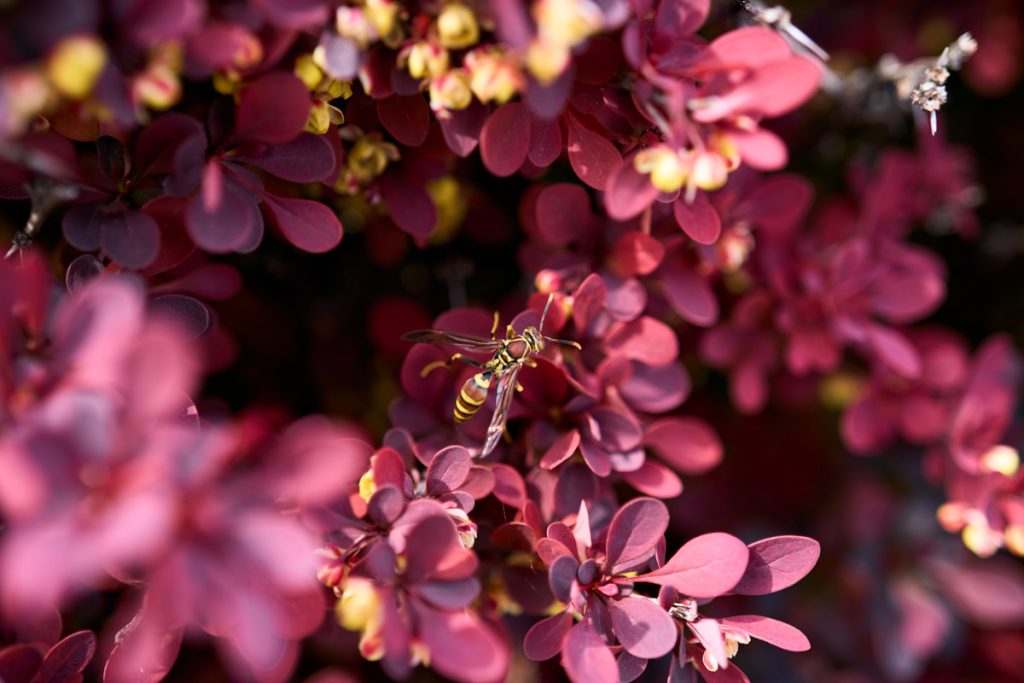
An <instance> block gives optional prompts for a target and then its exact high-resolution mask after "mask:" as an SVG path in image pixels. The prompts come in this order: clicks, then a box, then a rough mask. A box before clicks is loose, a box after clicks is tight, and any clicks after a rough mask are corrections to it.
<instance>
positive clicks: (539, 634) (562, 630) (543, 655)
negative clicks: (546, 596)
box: [523, 611, 573, 662]
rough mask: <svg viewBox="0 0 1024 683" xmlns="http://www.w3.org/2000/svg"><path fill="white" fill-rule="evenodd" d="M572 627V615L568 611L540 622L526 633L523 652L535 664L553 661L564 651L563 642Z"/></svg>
mask: <svg viewBox="0 0 1024 683" xmlns="http://www.w3.org/2000/svg"><path fill="white" fill-rule="evenodd" d="M572 625H573V619H572V615H571V614H569V612H566V611H563V612H559V613H558V614H556V615H554V616H551V617H548V618H547V619H542V620H540V621H538V622H537V623H536V624H534V625H533V626H532V627H531V628H530V630H529V631H527V632H526V637H525V638H524V639H523V651H524V652H526V656H527V657H529V658H530V659H532V660H533V661H535V662H543V661H544V660H545V659H551V658H552V657H554V656H555V655H557V654H558V653H559V652H561V651H562V641H564V640H565V635H566V634H567V633H568V632H569V628H570V627H571V626H572Z"/></svg>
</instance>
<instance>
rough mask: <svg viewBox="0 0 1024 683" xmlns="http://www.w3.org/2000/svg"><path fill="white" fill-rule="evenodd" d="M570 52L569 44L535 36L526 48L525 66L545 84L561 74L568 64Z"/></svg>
mask: <svg viewBox="0 0 1024 683" xmlns="http://www.w3.org/2000/svg"><path fill="white" fill-rule="evenodd" d="M571 56H572V52H571V50H570V49H569V46H568V45H566V44H564V43H559V42H555V41H551V40H545V39H543V38H536V39H534V40H533V41H532V42H531V43H530V47H528V48H527V49H526V68H527V69H529V70H530V73H532V74H533V75H534V77H535V78H536V79H537V80H538V81H540V82H541V83H544V84H545V85H546V84H548V83H551V82H552V81H554V80H555V79H556V78H558V77H559V76H561V75H562V74H563V73H564V72H565V70H566V68H567V67H568V66H569V61H570V58H571Z"/></svg>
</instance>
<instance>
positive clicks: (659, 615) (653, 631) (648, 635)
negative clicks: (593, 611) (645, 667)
mask: <svg viewBox="0 0 1024 683" xmlns="http://www.w3.org/2000/svg"><path fill="white" fill-rule="evenodd" d="M608 611H609V612H610V613H611V616H612V630H613V631H614V632H615V637H616V638H618V639H619V642H620V643H621V644H622V647H623V648H625V650H626V652H628V653H630V654H631V655H633V656H635V657H643V658H644V659H657V658H658V657H661V656H663V655H666V654H668V653H669V652H670V651H671V650H672V648H673V647H674V646H675V644H676V641H677V640H678V638H679V632H678V631H677V630H676V624H675V622H674V621H673V620H672V617H670V616H669V615H668V612H666V611H665V610H663V609H662V608H661V606H660V605H658V603H657V602H653V601H651V600H648V599H647V598H644V597H628V598H625V599H623V600H612V601H611V602H609V603H608Z"/></svg>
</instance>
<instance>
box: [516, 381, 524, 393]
mask: <svg viewBox="0 0 1024 683" xmlns="http://www.w3.org/2000/svg"><path fill="white" fill-rule="evenodd" d="M522 390H523V385H522V384H520V383H519V382H516V391H522Z"/></svg>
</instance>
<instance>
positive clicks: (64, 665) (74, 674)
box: [39, 631, 96, 683]
mask: <svg viewBox="0 0 1024 683" xmlns="http://www.w3.org/2000/svg"><path fill="white" fill-rule="evenodd" d="M94 654H96V635H95V634H94V633H93V632H92V631H78V632H77V633H72V634H71V635H69V636H68V637H66V638H64V639H63V640H61V641H60V642H59V643H57V644H56V645H54V646H53V647H51V648H50V651H49V652H47V653H46V657H44V658H43V666H42V668H41V669H40V670H39V681H40V683H63V682H64V681H69V680H79V679H80V675H81V673H82V672H83V671H85V667H86V666H88V664H89V662H90V661H91V660H92V657H93V655H94Z"/></svg>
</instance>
